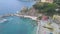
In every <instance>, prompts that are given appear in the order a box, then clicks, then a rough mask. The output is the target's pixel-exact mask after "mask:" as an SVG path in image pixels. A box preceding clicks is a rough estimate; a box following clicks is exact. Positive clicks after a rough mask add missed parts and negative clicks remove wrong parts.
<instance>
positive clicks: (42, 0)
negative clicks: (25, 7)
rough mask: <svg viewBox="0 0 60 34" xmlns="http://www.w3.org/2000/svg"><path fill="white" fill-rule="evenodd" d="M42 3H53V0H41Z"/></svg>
mask: <svg viewBox="0 0 60 34" xmlns="http://www.w3.org/2000/svg"><path fill="white" fill-rule="evenodd" d="M41 2H48V3H53V0H41Z"/></svg>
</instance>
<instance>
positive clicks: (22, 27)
mask: <svg viewBox="0 0 60 34" xmlns="http://www.w3.org/2000/svg"><path fill="white" fill-rule="evenodd" d="M3 19H7V21H5V22H3V23H0V34H33V33H34V34H36V27H37V23H36V21H34V20H32V19H29V18H23V17H17V16H9V17H5V18H3Z"/></svg>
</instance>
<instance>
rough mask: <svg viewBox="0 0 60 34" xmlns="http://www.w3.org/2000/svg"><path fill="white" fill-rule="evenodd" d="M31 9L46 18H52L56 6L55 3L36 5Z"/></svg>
mask: <svg viewBox="0 0 60 34" xmlns="http://www.w3.org/2000/svg"><path fill="white" fill-rule="evenodd" d="M33 7H34V8H35V9H37V10H39V11H38V13H43V14H46V15H48V16H52V15H54V14H55V13H56V10H55V9H56V8H57V4H56V3H36V4H35V5H33Z"/></svg>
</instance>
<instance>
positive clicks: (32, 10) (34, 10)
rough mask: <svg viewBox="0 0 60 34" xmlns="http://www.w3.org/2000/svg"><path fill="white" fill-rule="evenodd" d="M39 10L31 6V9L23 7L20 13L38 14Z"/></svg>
mask: <svg viewBox="0 0 60 34" xmlns="http://www.w3.org/2000/svg"><path fill="white" fill-rule="evenodd" d="M37 11H38V10H36V9H35V8H33V7H32V8H30V9H27V8H26V9H23V10H21V11H20V13H19V14H20V15H29V16H38V15H39V14H38V13H37Z"/></svg>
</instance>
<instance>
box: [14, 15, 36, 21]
mask: <svg viewBox="0 0 60 34" xmlns="http://www.w3.org/2000/svg"><path fill="white" fill-rule="evenodd" d="M15 16H19V17H25V18H31V19H32V20H37V17H35V16H28V15H18V14H15Z"/></svg>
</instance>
